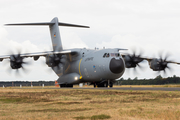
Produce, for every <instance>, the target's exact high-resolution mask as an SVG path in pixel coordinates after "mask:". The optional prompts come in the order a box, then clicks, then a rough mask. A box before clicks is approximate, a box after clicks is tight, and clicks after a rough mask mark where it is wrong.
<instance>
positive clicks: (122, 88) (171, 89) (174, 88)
mask: <svg viewBox="0 0 180 120" xmlns="http://www.w3.org/2000/svg"><path fill="white" fill-rule="evenodd" d="M15 89H91V90H92V89H96V90H97V89H99V90H140V91H146V90H153V91H180V87H114V88H103V87H102V88H93V87H75V88H54V87H53V88H51V87H48V88H46V87H44V88H42V87H38V88H35V87H34V88H15Z"/></svg>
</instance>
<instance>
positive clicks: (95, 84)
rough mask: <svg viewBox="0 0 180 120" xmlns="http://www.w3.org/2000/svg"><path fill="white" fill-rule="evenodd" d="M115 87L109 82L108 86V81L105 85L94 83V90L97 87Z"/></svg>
mask: <svg viewBox="0 0 180 120" xmlns="http://www.w3.org/2000/svg"><path fill="white" fill-rule="evenodd" d="M108 86H109V87H113V82H109V84H108V81H105V82H103V83H94V88H96V87H108Z"/></svg>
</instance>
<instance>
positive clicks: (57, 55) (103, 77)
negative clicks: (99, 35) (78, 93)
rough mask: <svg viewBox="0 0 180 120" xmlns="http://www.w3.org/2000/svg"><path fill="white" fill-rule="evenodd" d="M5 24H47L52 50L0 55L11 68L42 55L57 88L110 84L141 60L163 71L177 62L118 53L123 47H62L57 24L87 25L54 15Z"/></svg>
mask: <svg viewBox="0 0 180 120" xmlns="http://www.w3.org/2000/svg"><path fill="white" fill-rule="evenodd" d="M5 25H48V26H49V29H50V35H51V41H52V46H53V51H47V52H39V53H26V54H20V53H18V54H11V55H5V56H0V61H3V59H10V67H11V68H12V69H15V70H19V69H20V68H21V69H24V67H23V65H24V64H27V62H25V61H24V59H25V58H27V57H33V58H34V60H38V59H39V57H41V56H43V57H45V59H46V64H47V65H48V67H51V68H52V69H53V71H54V72H55V73H56V74H57V76H58V77H59V78H58V79H57V81H58V84H59V85H60V87H73V84H79V83H83V82H90V83H91V84H93V85H94V87H108V86H109V87H113V82H114V81H115V79H118V78H120V77H121V76H122V75H123V73H124V71H125V68H135V67H137V66H140V65H139V63H140V62H142V61H143V60H147V61H148V62H149V66H150V68H151V69H152V70H153V71H165V69H166V68H169V66H168V64H169V63H174V64H180V63H177V62H173V61H168V60H167V57H165V58H164V59H163V58H162V57H160V58H159V59H157V58H145V57H141V55H136V54H135V52H134V53H133V54H121V53H120V52H119V51H121V50H126V49H121V48H113V49H93V50H92V49H85V48H84V49H69V50H68V49H67V50H64V49H63V47H62V43H61V38H60V32H59V26H67V27H82V28H89V27H88V26H82V25H75V24H67V23H61V22H59V21H58V18H57V17H55V18H53V19H52V21H51V22H44V23H17V24H5Z"/></svg>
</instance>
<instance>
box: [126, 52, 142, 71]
mask: <svg viewBox="0 0 180 120" xmlns="http://www.w3.org/2000/svg"><path fill="white" fill-rule="evenodd" d="M142 54H143V53H142V51H141V52H140V53H139V54H137V53H136V51H135V50H133V54H127V55H125V57H124V60H125V64H126V68H134V70H135V71H136V66H138V67H139V68H141V69H142V68H143V67H142V66H141V65H140V64H139V63H140V62H142V61H143V60H144V58H142V57H141V56H142Z"/></svg>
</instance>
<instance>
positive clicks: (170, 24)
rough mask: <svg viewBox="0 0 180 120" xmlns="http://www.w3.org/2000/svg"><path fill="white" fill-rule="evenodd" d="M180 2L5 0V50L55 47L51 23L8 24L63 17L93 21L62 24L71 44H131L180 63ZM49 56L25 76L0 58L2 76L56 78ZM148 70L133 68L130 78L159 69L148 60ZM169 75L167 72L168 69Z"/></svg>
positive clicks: (0, 6)
mask: <svg viewBox="0 0 180 120" xmlns="http://www.w3.org/2000/svg"><path fill="white" fill-rule="evenodd" d="M179 6H180V1H179V0H76V1H74V0H1V1H0V16H1V19H0V55H6V54H9V53H12V52H14V53H15V52H17V51H18V50H17V48H21V50H22V52H41V51H46V50H50V49H51V48H52V47H51V40H50V33H49V28H48V26H47V27H42V26H3V24H5V23H25V22H49V21H51V20H52V19H53V18H54V17H58V18H59V21H60V22H66V23H74V24H81V25H88V26H90V28H89V29H86V28H70V27H60V34H61V38H62V44H63V47H64V48H65V49H69V48H84V47H86V48H90V49H94V48H95V47H98V48H103V47H106V48H126V49H129V52H131V50H132V48H136V50H137V52H139V51H140V50H142V51H143V56H145V57H158V54H159V52H160V51H163V52H162V53H163V56H165V54H167V53H171V56H170V58H169V60H174V61H177V62H180V49H179V43H180V41H179V40H180V34H179V32H180V7H179ZM44 60H45V59H44V58H41V59H39V60H38V61H36V62H34V61H33V60H32V59H31V58H29V59H28V61H31V63H32V64H31V65H29V66H27V69H28V70H29V72H28V73H24V72H22V71H21V70H20V75H21V77H17V76H16V75H15V72H14V71H11V73H9V72H7V71H9V67H10V66H9V63H8V62H7V61H3V62H1V63H0V81H2V80H8V81H11V80H23V81H26V80H29V81H34V80H56V79H57V78H58V77H57V76H56V75H55V74H54V73H53V72H49V71H50V70H49V68H48V67H47V66H46V65H45V64H44V63H43V62H44ZM142 66H144V68H146V69H144V70H140V69H138V68H137V72H138V74H137V73H134V72H133V70H127V71H126V73H125V74H124V75H123V77H124V78H128V77H131V78H134V77H136V76H137V77H138V78H154V77H156V76H157V74H156V72H153V71H152V70H151V69H149V66H148V63H147V62H144V63H142ZM170 66H171V67H172V68H173V71H172V72H168V71H167V73H168V74H167V76H173V75H177V76H180V66H178V65H170ZM162 75H163V74H162Z"/></svg>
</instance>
